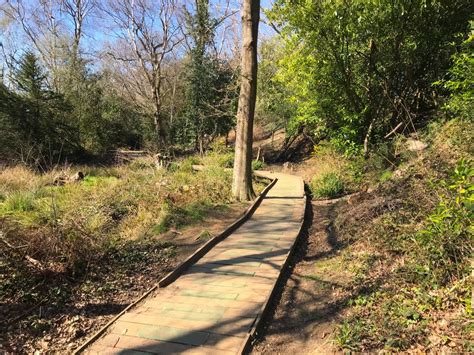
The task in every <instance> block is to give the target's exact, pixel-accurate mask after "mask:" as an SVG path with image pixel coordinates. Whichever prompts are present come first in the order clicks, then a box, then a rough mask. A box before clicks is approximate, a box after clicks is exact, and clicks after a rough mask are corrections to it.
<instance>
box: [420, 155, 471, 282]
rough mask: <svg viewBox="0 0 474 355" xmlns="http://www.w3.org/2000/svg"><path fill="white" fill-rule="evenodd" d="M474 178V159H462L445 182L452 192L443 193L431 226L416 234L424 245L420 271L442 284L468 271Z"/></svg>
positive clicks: (431, 215)
mask: <svg viewBox="0 0 474 355" xmlns="http://www.w3.org/2000/svg"><path fill="white" fill-rule="evenodd" d="M473 178H474V168H473V166H472V163H471V162H467V161H466V160H460V161H459V163H458V165H457V167H456V169H455V171H454V174H453V175H452V177H451V181H449V182H444V184H445V185H446V187H448V189H449V191H450V192H451V194H449V195H446V196H443V197H442V200H441V202H440V203H439V205H438V207H437V208H436V210H435V211H434V212H433V213H432V214H430V215H429V216H428V218H427V220H428V224H427V226H426V227H425V228H424V229H423V230H421V231H420V232H418V233H417V234H416V235H415V241H416V242H417V244H418V246H419V248H420V252H419V253H417V259H418V263H419V264H421V265H419V266H418V269H419V270H418V271H419V272H420V273H421V274H423V275H424V276H425V277H426V278H427V279H428V280H430V281H433V282H435V283H436V284H438V285H444V284H446V283H447V282H449V281H452V280H454V279H459V278H461V277H462V276H463V275H467V274H468V270H469V256H470V255H471V253H472V252H473V247H472V237H473V235H472V226H471V221H472V218H473V217H474V213H473V210H474V209H473V203H474V184H473Z"/></svg>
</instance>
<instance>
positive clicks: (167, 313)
mask: <svg viewBox="0 0 474 355" xmlns="http://www.w3.org/2000/svg"><path fill="white" fill-rule="evenodd" d="M265 175H266V176H267V177H270V178H274V177H277V178H278V181H277V183H276V184H275V186H274V187H273V188H272V189H271V190H270V191H269V193H268V194H267V196H266V197H265V198H264V199H263V201H262V203H261V205H260V207H259V208H258V209H257V211H256V212H255V213H254V215H253V216H252V218H251V219H250V220H249V221H247V222H246V223H245V224H244V225H243V226H241V227H240V228H239V229H238V230H237V231H236V232H234V233H233V234H232V235H230V236H229V237H227V238H226V239H225V240H224V241H222V242H221V243H219V244H218V245H217V246H216V247H214V248H213V249H212V250H211V251H210V252H209V253H208V254H207V255H205V256H204V257H203V258H202V259H201V260H199V261H198V262H197V263H196V264H195V265H193V266H192V267H191V268H190V269H189V270H187V271H186V272H185V273H184V274H183V275H182V276H181V277H180V278H179V279H178V280H176V281H175V282H174V283H173V284H171V285H170V286H168V287H165V288H162V289H159V290H158V291H157V292H156V293H155V294H153V295H151V296H150V297H147V298H146V299H145V300H144V301H143V302H141V303H140V304H138V305H137V306H136V307H133V308H132V309H130V310H129V311H128V312H126V313H125V314H123V315H122V316H121V317H120V318H119V319H118V320H117V321H116V322H115V323H114V324H112V325H111V326H110V327H109V328H108V329H107V333H106V334H105V336H102V337H101V338H100V339H98V340H97V341H95V342H94V343H93V344H92V346H91V347H89V348H88V349H87V350H86V351H87V352H88V353H104V352H107V353H122V352H123V351H126V350H133V351H134V352H138V353H140V352H143V353H145V352H147V353H193V354H194V353H200V354H202V353H212V354H235V353H236V352H239V351H240V350H241V349H242V347H243V346H244V345H245V344H246V343H247V341H248V339H249V336H250V335H249V332H250V331H251V328H252V326H253V325H254V323H255V321H256V319H258V318H259V315H260V314H261V312H262V309H263V308H262V307H264V305H265V304H266V301H267V299H268V298H269V297H270V295H271V293H272V291H273V289H274V286H275V283H276V281H277V279H278V278H279V276H280V271H281V269H282V267H283V265H284V264H285V262H286V260H287V258H288V254H289V252H290V250H291V249H292V247H293V245H294V242H295V240H296V237H297V236H298V233H299V231H300V228H301V223H302V220H303V215H304V210H305V199H304V186H303V181H302V179H301V178H299V177H296V176H292V175H287V174H271V173H267V174H265Z"/></svg>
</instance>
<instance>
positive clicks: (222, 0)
mask: <svg viewBox="0 0 474 355" xmlns="http://www.w3.org/2000/svg"><path fill="white" fill-rule="evenodd" d="M39 1H40V0H22V2H23V3H24V4H25V8H26V9H27V11H26V15H27V16H32V14H33V13H34V12H35V11H34V10H35V6H38V5H37V4H38V3H39ZM152 1H153V0H152ZM182 1H183V2H182V3H184V4H189V0H182ZM227 1H228V0H210V2H211V7H214V8H216V7H218V6H219V5H220V6H221V7H222V6H223V5H225V4H226V3H227ZM273 1H274V0H261V3H260V4H261V8H262V9H268V8H271V6H272V4H273ZM13 2H15V1H13ZM2 6H5V2H4V1H3V0H0V44H3V48H2V46H0V69H1V68H2V62H3V61H4V57H3V53H2V51H3V50H5V52H6V53H8V52H10V53H16V55H15V56H16V57H18V56H19V55H21V53H22V52H24V51H25V50H26V49H27V48H28V47H29V44H28V43H29V42H28V39H27V38H26V36H25V35H24V33H23V31H22V30H21V28H20V27H19V26H14V27H8V26H2V23H3V24H5V23H7V22H8V21H5V16H2V15H3V14H2V11H1V9H2ZM230 6H231V8H232V9H233V10H234V11H236V13H235V15H234V21H235V23H236V24H239V23H240V11H238V10H239V9H240V6H241V0H230ZM221 11H222V10H221ZM261 18H262V19H263V20H264V15H263V11H262V13H261ZM229 21H232V20H231V19H229ZM109 24H110V23H107V20H106V19H104V18H98V17H96V18H93V19H92V21H90V23H88V24H86V28H85V31H84V33H85V36H84V37H83V39H82V43H83V47H84V50H85V53H87V55H88V56H91V57H93V56H94V53H98V51H99V50H101V49H103V47H104V44H106V43H109V44H110V43H113V42H114V36H113V35H112V32H111V31H110V29H109V28H108V27H110V26H108V25H109ZM64 25H65V26H67V27H68V28H69V31H71V29H72V25H71V24H70V23H69V24H68V23H67V22H64ZM223 27H224V26H221V28H219V29H217V31H216V38H217V40H218V41H220V39H222V36H223V34H222V33H223ZM239 27H240V26H239ZM6 29H9V31H5V30H6ZM237 32H238V33H236V34H228V33H227V34H226V41H224V43H226V42H227V41H228V42H229V46H230V45H233V44H234V43H235V36H236V35H237V36H238V37H237V38H239V37H240V28H237ZM274 34H275V31H274V30H273V29H272V28H271V27H270V26H268V25H266V24H265V23H264V21H262V22H261V23H260V27H259V38H260V39H262V38H267V37H271V36H273V35H274ZM227 36H228V38H227ZM230 42H232V43H230Z"/></svg>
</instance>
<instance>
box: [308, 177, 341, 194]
mask: <svg viewBox="0 0 474 355" xmlns="http://www.w3.org/2000/svg"><path fill="white" fill-rule="evenodd" d="M310 187H311V191H312V193H313V195H314V196H315V197H317V198H335V197H338V196H340V195H342V193H343V192H344V181H343V180H342V178H341V176H340V175H339V174H337V173H334V172H331V173H327V174H325V175H323V176H322V177H321V178H313V180H312V181H311V184H310Z"/></svg>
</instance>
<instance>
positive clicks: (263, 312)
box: [238, 195, 308, 354]
mask: <svg viewBox="0 0 474 355" xmlns="http://www.w3.org/2000/svg"><path fill="white" fill-rule="evenodd" d="M303 199H304V211H303V218H302V219H301V224H300V227H299V230H298V234H297V236H296V239H295V242H294V243H293V245H292V247H291V249H290V251H289V252H288V254H287V255H286V258H285V262H284V263H283V265H282V267H281V269H280V274H279V275H278V278H277V279H276V281H275V283H274V284H273V286H272V289H271V291H270V293H269V295H268V297H267V299H266V300H265V302H264V304H263V305H262V307H261V308H260V311H259V312H258V315H257V318H256V319H255V322H254V324H253V326H252V328H251V329H250V331H249V332H248V334H247V335H246V337H245V340H244V343H243V344H242V347H241V348H240V351H239V352H238V353H239V354H248V353H249V351H250V349H251V348H252V342H253V341H254V340H255V339H256V336H257V333H258V331H259V330H260V327H261V325H262V320H263V319H264V318H265V317H266V316H267V313H268V311H269V310H270V305H271V301H272V299H273V298H274V296H275V293H276V292H277V289H278V284H279V283H280V282H281V280H282V278H283V277H284V276H283V271H284V270H285V269H286V268H287V267H288V263H289V262H290V260H291V257H292V256H293V254H294V252H295V248H296V245H297V243H298V240H299V239H300V237H301V234H302V232H303V226H304V222H305V215H306V210H307V208H308V199H307V196H306V195H304V196H303Z"/></svg>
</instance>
